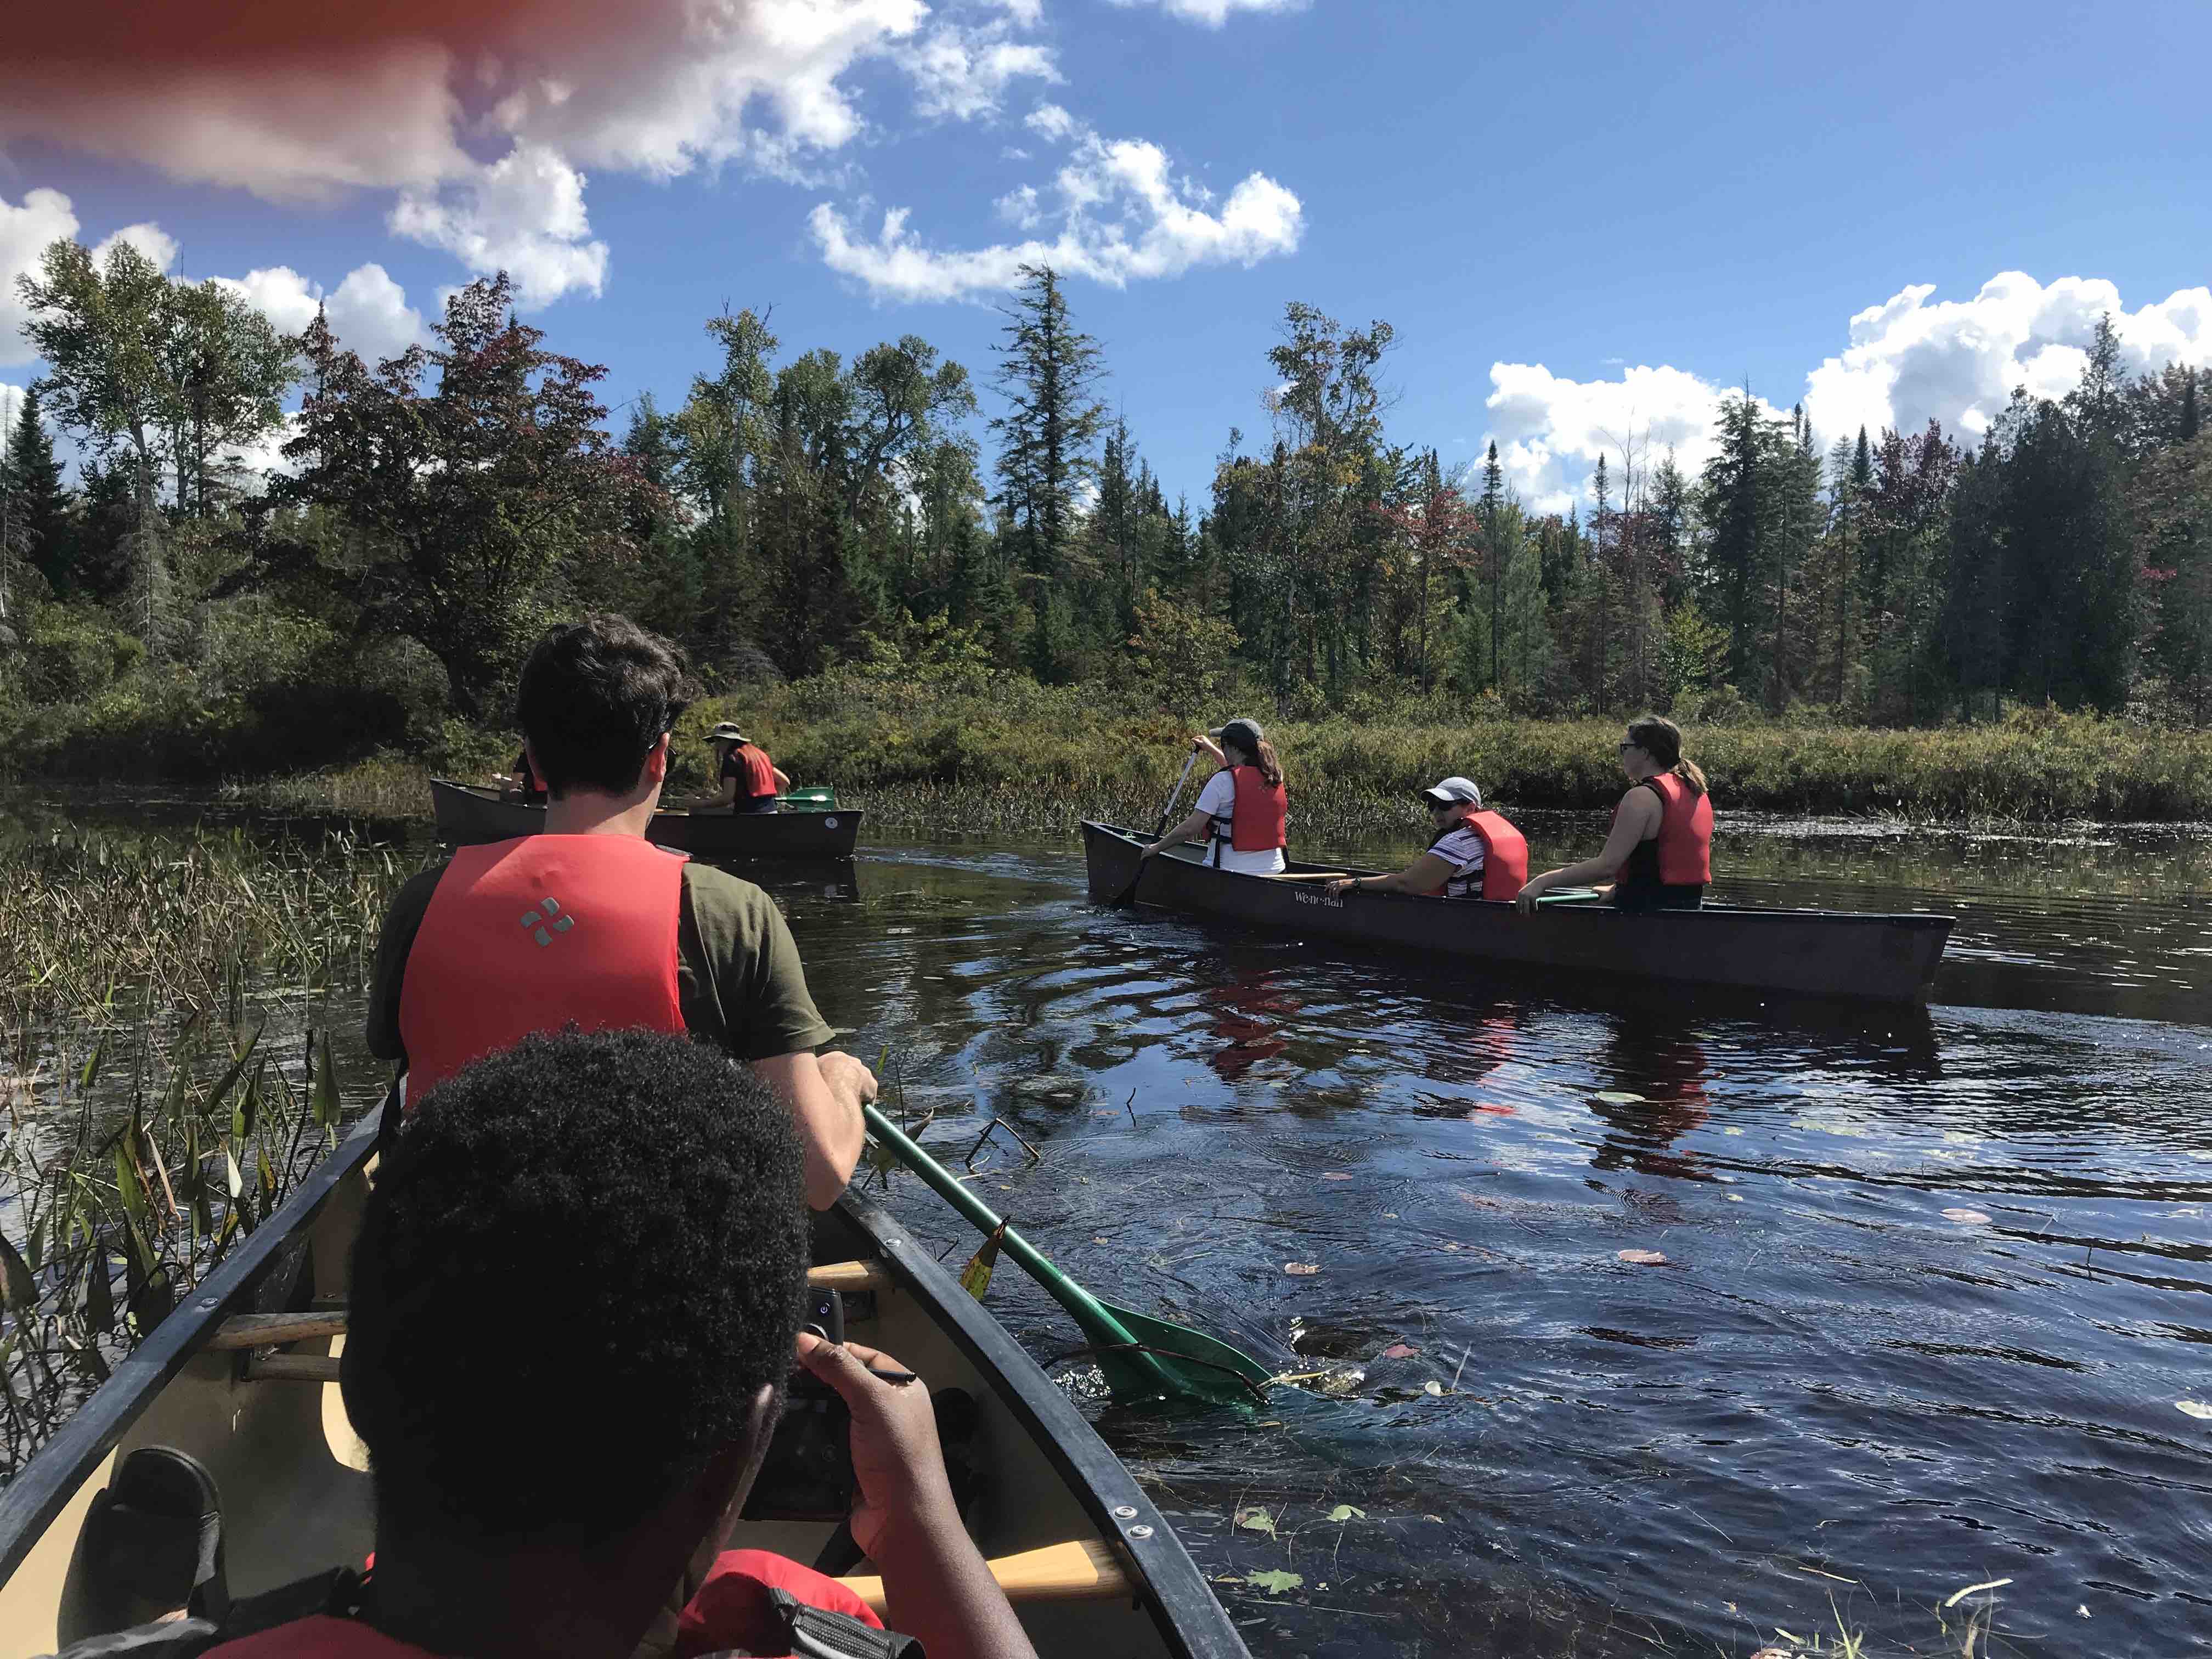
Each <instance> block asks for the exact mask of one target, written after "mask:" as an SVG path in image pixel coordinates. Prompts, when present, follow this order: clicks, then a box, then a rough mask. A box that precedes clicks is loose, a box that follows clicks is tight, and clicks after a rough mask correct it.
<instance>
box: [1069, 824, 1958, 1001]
mask: <svg viewBox="0 0 2212 1659" xmlns="http://www.w3.org/2000/svg"><path fill="white" fill-rule="evenodd" d="M1147 839H1148V838H1147V837H1145V836H1139V835H1138V834H1137V833H1136V832H1135V831H1133V830H1129V829H1116V828H1115V826H1113V825H1112V824H1106V823H1085V825H1084V826H1083V860H1084V864H1085V868H1086V870H1087V871H1088V872H1089V876H1090V882H1091V897H1093V898H1094V899H1098V900H1102V901H1103V900H1109V899H1111V898H1113V897H1115V896H1116V895H1118V894H1120V893H1122V892H1124V891H1126V890H1127V888H1128V885H1129V879H1130V878H1131V877H1132V876H1133V875H1135V874H1136V872H1137V855H1138V853H1139V850H1140V849H1141V848H1143V847H1144V845H1145V844H1146V840H1147ZM1199 856H1200V855H1199V854H1198V853H1197V851H1196V849H1194V848H1184V849H1182V851H1181V852H1180V853H1179V854H1164V855H1162V856H1161V857H1159V858H1156V859H1154V860H1152V862H1151V863H1150V865H1148V866H1146V870H1145V873H1144V877H1143V878H1142V880H1141V881H1139V884H1138V886H1137V892H1136V902H1138V903H1139V904H1152V905H1158V906H1159V907H1161V908H1164V909H1169V910H1182V911H1188V912H1191V913H1194V914H1196V915H1209V916H1221V917H1225V918H1227V919H1229V920H1231V921H1241V922H1247V923H1249V924H1251V925H1253V926H1255V927H1287V928H1294V929H1296V930H1297V932H1298V933H1304V934H1306V935H1308V936H1310V937H1318V938H1322V939H1343V940H1346V941H1350V942H1353V943H1358V944H1363V945H1380V946H1383V947H1385V948H1388V949H1393V950H1398V951H1408V952H1413V953H1416V954H1419V955H1421V956H1431V957H1433V956H1446V957H1473V958H1476V959H1478V960H1481V961H1485V962H1494V963H1498V964H1500V965H1501V966H1512V967H1527V968H1541V969H1559V970H1565V972H1567V973H1570V974H1574V975H1589V974H1601V975H1618V976H1622V977H1626V978H1633V979H1642V980H1662V981H1673V982H1675V983H1678V984H1684V985H1714V986H1726V987H1731V988H1733V989H1736V990H1743V991H1759V992H1771V993H1774V994H1780V995H1787V996H1807V997H1848V998H1851V999H1854V1000H1864V1001H1874V1002H1892V1003H1911V1004H1918V1003H1924V1002H1925V1001H1926V1000H1928V987H1929V983H1930V982H1931V981H1933V980H1934V979H1935V977H1936V965H1937V964H1938V963H1940V962H1942V959H1943V946H1944V944H1945V942H1946V941H1948V939H1950V937H1951V923H1952V920H1953V919H1952V918H1951V917H1949V916H1937V915H1856V914H1852V913H1850V912H1846V911H1838V910H1757V909H1747V908H1741V907H1739V906H1736V905H1731V904H1708V905H1706V906H1705V908H1703V909H1701V910H1678V911H1667V912H1660V913H1657V914H1645V915H1628V914H1626V913H1624V912H1622V911H1620V910H1616V909H1614V908H1613V907H1612V906H1610V905H1607V904H1602V903H1593V904H1547V905H1546V906H1545V907H1544V908H1543V909H1542V911H1541V913H1540V914H1538V915H1533V916H1524V915H1521V914H1520V913H1519V912H1518V911H1516V909H1515V908H1513V907H1512V906H1511V905H1510V904H1508V903H1503V902H1492V901H1490V900H1486V899H1441V898H1423V897H1419V896H1416V895H1413V894H1410V893H1347V894H1345V895H1344V896H1341V897H1334V898H1333V897H1331V896H1329V895H1328V893H1326V892H1324V891H1323V890H1322V885H1321V884H1319V883H1316V882H1298V881H1285V880H1283V879H1282V878H1279V877H1274V876H1253V875H1245V874H1242V873H1240V872H1237V871H1233V870H1214V869H1210V868H1208V867H1207V866H1205V865H1203V864H1201V863H1200V862H1199ZM1323 870H1343V871H1345V872H1346V873H1347V874H1352V875H1372V874H1374V873H1376V872H1373V871H1371V870H1362V869H1358V868H1357V867H1355V866H1349V865H1324V864H1296V863H1293V864H1291V866H1289V868H1288V870H1286V871H1285V874H1289V875H1296V874H1298V873H1301V872H1309V871H1323Z"/></svg>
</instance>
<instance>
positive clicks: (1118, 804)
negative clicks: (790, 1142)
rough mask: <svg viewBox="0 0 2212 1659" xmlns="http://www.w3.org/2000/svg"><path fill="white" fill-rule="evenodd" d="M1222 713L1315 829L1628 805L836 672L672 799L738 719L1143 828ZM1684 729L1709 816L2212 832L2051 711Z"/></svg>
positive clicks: (828, 779)
mask: <svg viewBox="0 0 2212 1659" xmlns="http://www.w3.org/2000/svg"><path fill="white" fill-rule="evenodd" d="M1231 714H1252V715H1255V717H1256V718H1258V719H1259V720H1261V722H1262V723H1263V724H1264V725H1265V726H1267V731H1268V735H1269V737H1270V738H1271V739H1272V740H1273V742H1274V743H1275V744H1276V746H1277V748H1278V750H1279V752H1280V754H1281V756H1282V758H1283V763H1284V767H1285V770H1286V771H1287V772H1288V774H1289V775H1290V778H1291V787H1292V789H1293V791H1294V792H1295V793H1296V795H1297V800H1298V812H1299V816H1300V818H1301V820H1302V822H1303V823H1304V824H1305V825H1306V826H1307V827H1308V828H1309V829H1324V830H1328V829H1334V828H1335V827H1337V826H1339V825H1343V826H1349V825H1352V824H1369V825H1372V824H1375V823H1377V822H1378V814H1379V815H1381V817H1380V821H1381V822H1392V821H1395V819H1396V818H1397V817H1403V819H1404V820H1405V821H1406V822H1407V823H1411V822H1412V821H1413V818H1414V817H1415V816H1417V815H1416V814H1415V813H1414V812H1413V806H1412V804H1411V797H1412V792H1413V790H1415V789H1416V788H1418V787H1420V786H1421V785H1424V784H1426V783H1431V782H1433V781H1435V780H1436V779H1437V778H1438V777H1440V776H1442V775H1445V774H1448V773H1455V772H1456V773H1461V774H1463V775H1467V776H1468V777H1472V778H1474V779H1475V780H1476V781H1478V782H1479V783H1480V785H1481V786H1482V788H1483V791H1484V793H1485V794H1486V796H1487V797H1488V798H1489V799H1492V801H1493V802H1494V803H1495V804H1497V805H1501V806H1504V807H1506V808H1508V809H1511V808H1522V809H1530V808H1568V809H1602V808H1604V807H1606V806H1607V805H1610V804H1611V803H1612V802H1613V800H1614V799H1616V798H1617V797H1618V795H1619V793H1620V788H1621V781H1620V773H1619V771H1618V769H1617V766H1616V756H1617V750H1616V746H1615V745H1616V744H1618V743H1619V741H1620V725H1619V723H1618V722H1616V721H1613V720H1520V719H1515V718H1511V717H1510V716H1508V715H1506V714H1504V712H1503V711H1502V710H1500V711H1498V713H1497V714H1495V716H1494V717H1493V716H1492V714H1491V713H1490V712H1489V711H1488V710H1487V709H1486V708H1485V707H1484V706H1483V705H1481V704H1477V705H1476V706H1475V707H1474V708H1473V709H1470V708H1468V707H1467V706H1465V705H1464V704H1452V703H1446V702H1443V701H1441V700H1439V701H1437V702H1433V703H1427V704H1421V703H1408V704H1401V705H1400V706H1397V707H1395V708H1388V709H1384V710H1381V711H1376V712H1371V713H1370V712H1367V711H1361V712H1360V713H1359V714H1357V715H1355V714H1328V713H1323V714H1319V715H1315V714H1293V715H1292V716H1291V717H1288V718H1281V717H1278V714H1277V711H1275V710H1273V709H1268V708H1258V709H1251V708H1207V709H1203V710H1194V711H1183V712H1173V711H1167V710H1163V709H1161V708H1158V707H1157V706H1146V705H1145V704H1143V703H1141V702H1138V701H1137V700H1135V699H1133V698H1125V697H1116V696H1114V695H1113V694H1112V693H1110V692H1106V691H1102V690H1099V689H1098V688H1096V687H1080V686H1057V687H1055V686H1040V685H1036V684H1033V683H1030V682H1028V681H1024V680H1015V679H1002V678H992V679H990V680H982V679H963V680H960V681H955V682H950V683H937V684H932V683H928V682H915V681H911V680H908V681H890V680H885V679H882V678H871V677H866V676H862V675H858V674H852V673H839V674H830V675H824V676H822V677H819V678H815V679H811V680H805V681H800V682H798V683H795V684H789V685H784V686H778V687H775V688H772V689H767V690H761V691H759V692H757V693H754V694H750V695H745V696H719V697H714V698H710V699H708V700H707V701H705V702H702V703H701V704H699V705H698V706H697V707H695V708H692V709H691V710H690V712H689V713H687V714H685V716H684V720H683V721H682V723H681V725H680V726H679V727H678V732H677V738H678V743H677V754H676V764H675V768H674V775H673V782H672V787H671V794H675V793H682V792H683V791H684V790H686V789H696V788H702V787H705V786H706V783H707V778H706V766H707V761H708V745H707V742H706V732H707V731H708V727H709V726H712V725H713V724H714V722H715V721H716V720H738V721H739V722H740V723H741V724H742V725H743V726H744V728H745V730H746V731H747V732H749V733H750V734H751V735H753V736H754V737H756V738H757V739H758V740H759V741H760V742H762V743H763V744H765V745H766V746H767V747H768V749H769V750H770V752H771V753H773V754H774V755H775V758H776V761H777V763H778V764H779V765H781V767H782V768H783V769H785V770H786V771H787V772H788V773H789V774H790V775H791V776H792V777H793V779H795V780H796V781H799V783H801V784H807V785H814V784H829V785H833V786H835V787H836V788H837V789H838V791H839V792H840V793H841V794H842V795H844V796H845V797H846V798H847V799H848V800H850V801H851V802H852V803H853V804H855V805H861V806H865V807H866V809H867V810H868V811H870V812H871V813H872V815H874V817H876V819H877V821H878V823H883V824H884V825H886V826H891V825H897V826H912V827H936V828H940V829H954V830H974V831H986V830H1001V831H1004V830H1024V831H1055V832H1057V831H1066V830H1068V829H1073V826H1074V825H1075V823H1076V822H1077V821H1078V820H1079V818H1082V817H1093V816H1098V817H1110V818H1114V819H1116V820H1118V821H1121V822H1130V821H1137V822H1148V821H1149V820H1150V818H1151V817H1152V815H1154V814H1155V813H1157V812H1158V810H1159V805H1160V803H1161V801H1162V799H1164V796H1165V795H1166V793H1167V790H1168V788H1169V786H1170V784H1171V783H1172V782H1173V781H1174V779H1175V775H1176V772H1177V771H1178V770H1179V769H1180V768H1181V766H1182V760H1183V756H1184V754H1185V752H1186V746H1187V742H1188V736H1189V733H1190V732H1191V731H1192V730H1193V729H1194V727H1195V726H1197V725H1199V724H1200V722H1204V723H1206V724H1218V723H1219V722H1220V721H1221V720H1224V719H1225V718H1227V717H1228V716H1229V715H1231ZM1624 718H1626V717H1624ZM1683 724H1684V726H1685V727H1686V732H1687V735H1688V752H1689V754H1690V755H1691V756H1692V758H1694V759H1696V760H1697V761H1698V762H1699V764H1701V765H1702V766H1703V767H1704V768H1705V771H1706V773H1707V775H1709V776H1710V778H1711V781H1712V787H1713V793H1714V798H1715V799H1716V801H1717V802H1718V803H1719V804H1720V805H1721V807H1722V809H1723V811H1727V810H1729V809H1731V808H1733V809H1735V810H1737V811H1769V812H1804V813H1819V814H1843V815H1858V816H1867V817H1894V818H1899V819H1904V820H1908V821H1912V822H1921V823H1957V822H1962V821H1976V820H2013V821H2024V822H2035V823H2051V822H2061V821H2066V820H2085V819H2086V820H2094V821H2100V822H2107V823H2135V822H2167V823H2179V822H2191V821H2196V820H2201V819H2207V818H2212V732H2208V731H2201V730H2200V731H2184V730H2174V729H2172V728H2167V727H2161V726H2150V725H2142V724H2136V723H2132V722H2129V721H2126V720H2109V719H2101V718H2099V717H2096V716H2093V715H2075V714H2059V713H2057V712H2054V711H2042V710H2029V711H2021V712H2016V713H2015V714H2012V715H2010V716H2009V717H2008V718H2007V719H2005V720H2002V721H1995V722H1990V723H1987V724H1978V725H1972V726H1947V727H1942V728H1937V729H1933V730H1929V729H1911V730H1882V729H1875V728H1868V727H1861V726H1832V725H1819V724H1802V725H1799V724H1788V723H1780V724H1768V723H1765V722H1740V721H1730V722H1729V723H1715V724H1707V723H1702V722H1699V721H1698V720H1694V719H1690V718H1684V719H1683ZM514 747H515V739H514V737H513V733H512V732H483V733H474V734H468V735H467V736H465V738H449V740H448V742H447V744H446V745H444V748H443V752H441V753H435V754H432V755H429V756H428V757H420V758H417V757H390V756H387V757H375V758H372V759H370V760H368V761H365V762H362V763H356V764H355V765H352V766H349V767H341V768H336V769H330V770H326V771H321V772H313V773H307V774H304V775H292V776H289V777H287V778H283V779H281V780H269V781H259V782H253V783H247V784H245V785H242V786H240V793H244V794H245V795H246V796H248V797H249V798H252V799H261V800H266V801H268V802H270V804H273V805H282V806H287V807H291V808H295V809H297V810H301V811H340V812H349V813H360V814H364V815H368V816H395V817H398V816H414V815H420V814H422V813H423V812H426V811H428V793H427V791H425V790H424V788H423V787H422V781H423V779H424V777H425V776H426V775H428V774H430V773H432V772H447V773H451V774H453V775H463V776H467V775H476V774H477V773H480V772H483V771H489V770H493V769H501V768H503V767H504V765H505V764H506V763H507V760H508V759H509V758H510V757H511V756H512V754H513V749H514ZM1186 793H1187V797H1188V792H1186Z"/></svg>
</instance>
